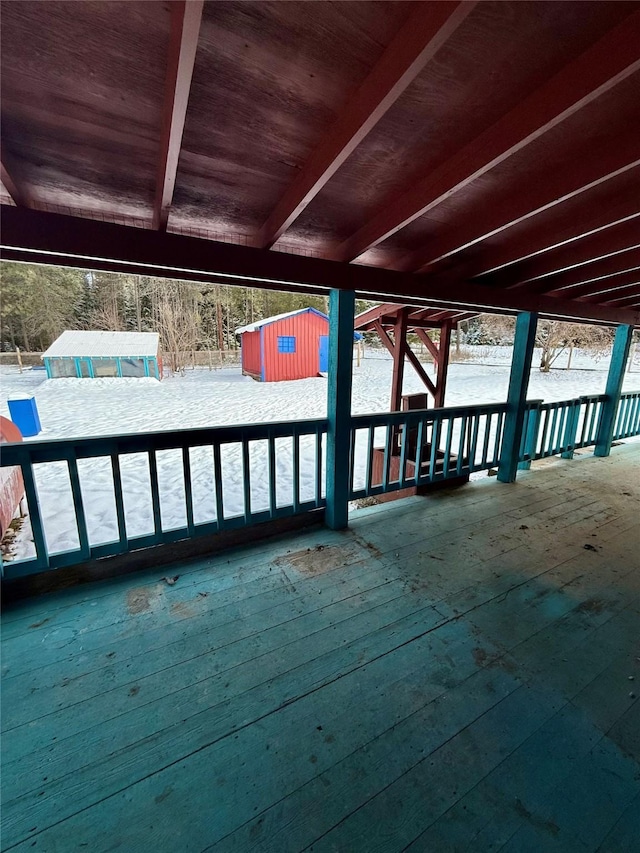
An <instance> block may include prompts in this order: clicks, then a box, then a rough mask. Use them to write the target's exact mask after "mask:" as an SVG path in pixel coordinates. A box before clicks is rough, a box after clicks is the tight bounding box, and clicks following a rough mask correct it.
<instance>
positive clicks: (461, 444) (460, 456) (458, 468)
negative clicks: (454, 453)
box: [456, 417, 469, 476]
mask: <svg viewBox="0 0 640 853" xmlns="http://www.w3.org/2000/svg"><path fill="white" fill-rule="evenodd" d="M468 422H469V421H468V418H467V417H464V418H462V423H461V424H460V441H459V442H458V464H457V466H456V473H457V474H458V476H459V475H460V474H462V468H463V467H464V443H465V439H466V437H467V424H468ZM467 461H468V460H467Z"/></svg>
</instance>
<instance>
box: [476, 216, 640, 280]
mask: <svg viewBox="0 0 640 853" xmlns="http://www.w3.org/2000/svg"><path fill="white" fill-rule="evenodd" d="M639 248H640V225H639V223H638V219H637V218H635V219H630V220H626V221H624V222H622V223H621V224H619V225H615V226H614V227H612V228H608V229H607V230H606V231H601V232H599V233H598V234H595V235H594V236H593V237H590V238H589V239H588V240H578V241H576V242H575V243H570V244H569V245H568V246H561V247H560V248H557V249H554V250H553V251H550V252H547V253H545V254H543V255H540V256H536V257H534V258H531V259H530V260H526V261H524V262H522V263H520V264H517V265H515V266H513V267H508V268H506V269H503V270H499V271H498V272H497V273H492V274H491V275H483V276H482V277H481V278H478V281H480V282H481V283H483V284H484V283H485V282H486V283H487V284H489V285H491V286H492V287H495V286H498V287H509V288H512V289H513V288H515V289H520V290H522V289H525V290H526V289H529V290H530V289H531V287H530V284H531V283H532V282H536V281H538V280H539V279H546V278H548V277H550V276H554V275H556V274H557V273H561V272H564V271H565V270H569V269H573V268H575V267H581V266H586V265H587V264H593V263H595V262H596V261H600V260H604V259H605V258H612V257H615V256H616V255H621V254H624V253H626V252H631V251H634V250H636V249H639ZM622 263H624V261H622ZM536 286H537V285H536Z"/></svg>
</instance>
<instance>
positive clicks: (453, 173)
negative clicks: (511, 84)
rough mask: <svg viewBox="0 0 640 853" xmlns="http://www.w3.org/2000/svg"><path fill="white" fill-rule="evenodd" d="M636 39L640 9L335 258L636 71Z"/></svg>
mask: <svg viewBox="0 0 640 853" xmlns="http://www.w3.org/2000/svg"><path fill="white" fill-rule="evenodd" d="M631 8H633V7H631ZM639 42H640V12H637V11H633V12H630V14H629V15H628V17H627V18H626V19H625V20H624V21H623V22H622V23H621V24H619V25H618V26H617V27H614V28H613V29H612V30H610V31H609V32H608V33H607V34H606V35H605V36H604V37H603V38H602V39H600V41H598V42H597V43H596V44H594V45H593V46H592V47H591V48H589V49H588V50H587V51H585V53H583V54H582V55H581V56H579V57H578V58H577V59H575V60H574V61H573V62H571V63H569V65H567V66H566V67H565V68H563V69H562V70H561V71H560V72H559V73H558V74H556V75H555V76H554V77H552V78H551V80H549V81H547V83H545V84H544V85H543V86H541V87H540V88H539V89H537V90H536V91H535V92H533V94H531V95H529V97H527V98H525V99H524V100H522V101H521V102H520V103H519V104H518V105H517V106H515V107H514V108H513V109H512V110H511V111H510V112H508V113H507V114H506V115H505V116H503V118H501V119H500V120H499V121H498V122H496V124H494V125H493V126H492V127H490V128H488V129H487V130H486V131H484V132H483V133H481V134H480V136H478V137H477V138H476V139H474V140H473V141H472V142H470V143H469V144H468V145H466V146H464V148H462V149H460V150H459V151H458V152H457V153H456V154H454V155H453V157H451V158H450V159H449V160H446V161H445V162H444V163H442V164H441V165H440V166H439V167H437V168H436V169H434V170H433V171H432V172H430V173H429V174H428V175H426V176H425V177H424V178H423V179H422V180H420V181H417V182H415V183H414V184H413V186H412V187H411V188H410V189H409V190H407V191H406V192H405V193H404V194H403V195H401V196H399V197H398V198H396V199H392V200H390V201H388V202H386V203H385V204H384V206H383V207H382V209H381V210H380V212H379V213H378V214H377V216H374V218H373V219H371V220H370V221H369V222H367V223H366V224H365V225H364V226H363V227H362V228H360V229H359V230H358V231H357V232H356V233H355V234H353V235H352V236H351V237H349V238H348V239H347V240H345V241H344V242H343V243H341V244H340V246H339V247H338V248H337V249H336V250H335V252H334V253H333V255H332V257H333V259H334V260H339V261H351V260H354V259H355V258H357V257H359V256H360V255H362V254H363V253H364V252H366V251H367V249H370V248H371V247H373V246H376V245H377V244H378V243H380V242H382V241H383V240H385V239H387V238H388V237H390V236H391V235H392V234H395V233H396V232H397V231H399V230H400V229H401V228H404V227H405V226H406V225H409V223H411V222H413V221H414V220H415V219H417V218H418V217H420V216H422V215H423V214H425V213H427V211H429V210H432V209H433V208H434V207H436V205H438V204H440V203H441V202H442V201H444V200H445V199H447V198H449V197H450V196H451V195H453V194H454V193H456V192H458V191H459V190H461V189H463V188H464V187H466V186H468V185H469V184H470V183H471V182H472V181H474V180H476V179H477V178H479V177H480V176H481V175H483V174H485V173H486V172H488V171H489V170H490V169H492V168H494V167H495V166H497V165H498V164H499V163H502V162H503V161H504V160H506V159H507V158H508V157H510V156H512V155H513V154H515V153H516V152H517V151H520V150H521V149H522V148H524V147H525V146H526V145H529V144H530V143H531V142H533V141H534V140H536V139H538V138H539V137H540V136H542V135H543V134H544V133H547V132H548V131H549V130H551V129H552V128H554V127H557V126H558V125H559V124H560V123H561V122H563V121H565V120H566V119H567V118H569V116H571V115H573V114H574V113H576V112H577V111H578V110H580V109H582V108H583V107H585V106H586V105H587V104H589V103H591V102H592V101H594V100H595V99H596V98H598V97H600V96H601V95H602V94H604V93H605V92H607V91H608V90H609V89H611V88H613V87H614V86H615V85H616V84H618V83H620V82H621V81H622V80H624V79H626V78H627V77H629V76H630V75H631V74H633V73H634V72H635V71H637V70H638V69H640V58H639V57H638V43H639Z"/></svg>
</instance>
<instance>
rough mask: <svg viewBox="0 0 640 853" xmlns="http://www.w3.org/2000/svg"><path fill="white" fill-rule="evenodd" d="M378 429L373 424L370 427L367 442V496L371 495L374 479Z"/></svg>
mask: <svg viewBox="0 0 640 853" xmlns="http://www.w3.org/2000/svg"><path fill="white" fill-rule="evenodd" d="M354 432H355V430H354ZM375 435H376V428H375V427H374V426H373V424H370V425H369V436H368V441H367V468H366V473H365V482H364V485H365V489H366V490H367V494H368V495H369V494H371V478H372V477H373V445H374V443H375Z"/></svg>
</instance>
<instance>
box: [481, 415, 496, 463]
mask: <svg viewBox="0 0 640 853" xmlns="http://www.w3.org/2000/svg"><path fill="white" fill-rule="evenodd" d="M484 419H485V421H484V441H483V442H482V463H481V464H482V467H483V468H486V467H487V462H488V458H489V441H490V440H491V422H492V421H493V414H492V413H488V414H486V415H484Z"/></svg>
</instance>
